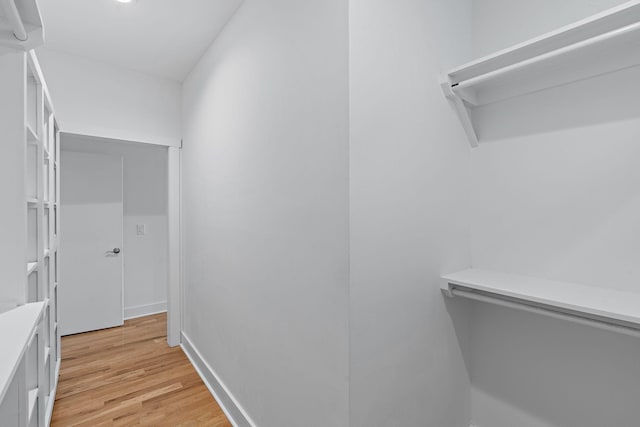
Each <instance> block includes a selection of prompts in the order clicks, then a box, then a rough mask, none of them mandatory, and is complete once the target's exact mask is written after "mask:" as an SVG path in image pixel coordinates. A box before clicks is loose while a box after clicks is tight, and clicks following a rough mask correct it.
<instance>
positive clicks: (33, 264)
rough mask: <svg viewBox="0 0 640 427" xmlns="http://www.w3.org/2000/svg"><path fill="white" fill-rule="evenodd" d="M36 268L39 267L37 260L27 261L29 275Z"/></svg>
mask: <svg viewBox="0 0 640 427" xmlns="http://www.w3.org/2000/svg"><path fill="white" fill-rule="evenodd" d="M36 268H38V263H37V262H28V263H27V276H28V275H30V274H31V273H33V272H34V271H36Z"/></svg>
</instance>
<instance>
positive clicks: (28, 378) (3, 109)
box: [0, 51, 60, 427]
mask: <svg viewBox="0 0 640 427" xmlns="http://www.w3.org/2000/svg"><path fill="white" fill-rule="evenodd" d="M0 93H2V94H3V96H2V98H0V129H2V134H3V135H2V147H3V149H2V155H1V156H0V195H1V196H2V199H3V203H2V207H1V208H0V236H1V239H2V241H3V242H5V243H4V244H2V245H0V271H2V272H3V274H2V276H1V277H0V281H1V283H0V321H1V320H2V319H4V320H5V321H8V320H7V319H10V320H11V322H31V323H34V325H35V326H33V325H32V326H33V328H34V329H33V332H29V339H28V341H27V343H26V344H25V345H24V348H23V349H22V353H21V354H20V357H18V358H15V360H13V361H4V360H3V361H2V363H3V364H4V363H5V362H6V363H10V362H11V363H14V364H15V366H12V367H11V369H12V375H11V377H10V378H0V381H6V384H5V383H0V387H2V389H3V390H5V393H4V394H3V397H2V400H0V407H1V408H3V409H2V411H3V412H2V413H0V425H2V426H4V425H5V424H4V423H5V421H4V420H5V419H6V420H9V419H13V417H14V416H16V417H18V418H16V419H17V420H19V421H20V422H19V424H13V423H10V424H7V425H11V426H13V425H19V426H22V425H26V426H30V427H31V426H47V425H49V422H50V419H51V414H52V412H53V403H54V398H55V389H56V385H57V379H58V373H59V369H60V334H59V332H58V324H57V319H58V315H57V294H58V282H57V278H58V272H57V269H58V230H59V221H60V218H59V211H60V210H59V205H58V203H59V199H60V198H59V185H58V182H59V163H58V159H59V144H58V138H59V131H58V125H57V123H56V120H55V118H54V115H53V107H52V103H51V100H50V98H49V94H48V90H47V88H46V84H45V82H44V78H43V76H42V72H41V70H40V67H39V65H38V61H37V58H36V56H35V54H34V53H33V52H28V53H25V52H18V51H14V52H11V53H6V54H4V55H1V56H0ZM6 242H11V244H10V245H9V244H6ZM29 307H30V308H29ZM36 307H39V309H38V310H39V311H38V314H37V316H35V314H34V310H36ZM28 308H29V309H28ZM29 310H30V311H29ZM24 312H28V313H30V314H31V315H30V316H27V315H24ZM20 313H23V315H20ZM34 316H35V317H36V318H35V320H34ZM13 326H15V327H16V328H27V327H28V325H23V324H17V323H16V324H15V325H13ZM0 327H1V325H0ZM29 327H30V326H29ZM3 331H4V330H3ZM14 338H15V337H13V336H9V335H3V336H2V340H3V353H4V346H5V345H7V346H13V345H16V346H18V347H20V345H21V344H20V343H21V342H22V341H20V340H22V339H23V338H24V337H22V336H20V337H17V338H15V339H18V340H19V341H20V342H11V340H12V339H14ZM3 367H4V365H3ZM16 403H19V404H18V405H17V406H16ZM10 408H13V409H10ZM12 411H18V412H17V413H15V414H14V413H13V412H12ZM5 417H6V418H5Z"/></svg>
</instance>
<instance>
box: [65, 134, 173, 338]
mask: <svg viewBox="0 0 640 427" xmlns="http://www.w3.org/2000/svg"><path fill="white" fill-rule="evenodd" d="M61 151H62V153H61V172H62V178H61V195H62V206H61V215H62V218H63V225H62V227H61V250H60V256H61V265H62V266H64V267H63V268H61V270H60V274H61V277H62V280H63V281H64V283H66V289H65V291H61V294H60V300H61V307H65V308H66V310H64V309H62V310H61V314H60V315H61V324H62V325H65V324H67V323H68V324H70V325H73V327H69V328H68V329H67V328H63V329H62V332H63V334H65V330H66V331H67V333H77V332H84V331H88V330H95V329H101V328H102V327H110V326H118V325H121V324H122V323H123V321H124V320H126V319H132V318H137V317H141V316H147V315H152V314H156V313H162V312H166V311H167V298H168V297H167V293H168V292H167V291H168V286H167V284H168V280H169V279H168V274H169V272H168V269H167V264H168V259H167V258H168V256H169V250H168V248H169V234H168V231H169V229H168V213H169V212H168V191H169V189H168V148H167V147H164V146H155V145H150V144H142V143H135V142H128V141H120V140H113V139H106V138H98V137H91V136H83V135H76V134H63V135H62V138H61ZM105 159H111V161H110V162H109V161H106V160H105ZM113 159H117V160H118V161H120V162H121V165H122V174H121V181H120V182H121V190H122V191H121V203H122V216H121V221H120V230H118V229H116V228H115V226H114V224H116V223H117V222H118V221H117V219H116V218H115V215H113V213H112V215H111V216H110V217H107V216H105V215H102V214H97V212H101V213H102V212H103V210H102V209H101V206H104V205H108V204H109V203H113V199H114V191H115V190H114V188H115V187H117V186H118V182H119V181H118V176H117V175H118V172H117V170H116V169H115V168H114V167H113V166H111V167H110V169H109V171H102V173H101V174H100V173H98V174H97V175H99V176H97V177H96V176H93V175H96V172H95V171H96V169H99V168H101V167H102V168H104V167H105V166H104V164H105V162H106V163H111V164H112V165H113V163H114V162H115V161H114V160H113ZM82 161H86V162H87V163H86V164H85V165H84V167H82V166H79V165H78V162H82ZM92 162H93V163H94V164H93V165H92ZM100 165H102V166H100ZM83 192H84V196H82V193H83ZM79 196H82V197H84V199H87V200H89V201H90V204H91V205H92V206H93V207H91V208H89V211H92V212H96V213H94V214H91V213H89V211H87V212H86V213H85V214H84V215H83V214H78V212H75V211H77V210H78V207H77V203H76V204H73V201H74V200H77V199H78V197H79ZM65 200H66V201H67V203H66V204H65ZM85 204H86V203H85ZM65 211H68V212H69V218H68V220H69V221H66V222H65V221H64V218H65ZM76 217H77V218H76ZM65 227H66V230H65ZM67 234H68V236H67ZM118 238H120V240H118ZM107 242H112V243H113V244H111V243H107ZM102 246H105V247H102ZM112 246H113V247H112ZM65 257H67V258H65ZM85 258H86V259H85ZM118 262H119V263H120V265H121V267H120V268H121V275H120V276H118V275H116V274H115V273H114V269H115V268H114V267H113V265H114V264H117V263H118ZM107 266H109V267H110V270H108V271H109V273H108V274H102V275H100V274H99V273H98V272H99V271H101V270H100V269H101V268H102V269H105V268H107ZM117 289H120V294H121V297H120V300H119V303H118V306H117V307H114V301H115V294H116V290H117ZM106 296H108V299H104V298H106ZM103 299H104V300H103ZM107 311H108V312H109V313H107ZM65 312H66V313H65ZM116 312H119V313H120V316H119V318H118V319H117V320H118V321H117V322H116V321H115V320H116V319H115V317H114V313H116ZM105 316H106V317H108V318H109V319H110V321H111V324H105V323H104V322H102V323H100V322H98V321H97V320H98V319H100V318H101V317H105ZM100 325H103V326H102V327H99V326H100ZM96 326H98V327H96Z"/></svg>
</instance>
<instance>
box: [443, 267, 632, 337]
mask: <svg viewBox="0 0 640 427" xmlns="http://www.w3.org/2000/svg"><path fill="white" fill-rule="evenodd" d="M442 292H443V293H444V294H445V295H447V296H449V297H462V298H468V299H472V300H479V301H483V302H488V303H494V304H498V305H504V306H509V307H512V308H519V309H523V310H526V311H533V312H537V313H541V314H549V315H551V316H552V317H557V318H563V319H566V320H572V321H576V322H577V323H583V324H589V325H590V326H596V327H599V328H601V329H608V330H615V331H617V332H623V333H628V334H630V335H639V334H640V294H639V293H632V292H623V291H618V290H613V289H604V288H597V287H594V286H586V285H580V284H576V283H568V282H560V281H554V280H546V279H540V278H534V277H527V276H519V275H513V274H506V273H500V272H494V271H486V270H479V269H469V270H463V271H459V272H457V273H452V274H447V275H445V276H443V277H442Z"/></svg>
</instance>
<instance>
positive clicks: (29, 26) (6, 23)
mask: <svg viewBox="0 0 640 427" xmlns="http://www.w3.org/2000/svg"><path fill="white" fill-rule="evenodd" d="M15 5H16V9H15V10H7V9H9V8H4V7H1V8H0V46H4V47H8V48H12V49H20V50H23V51H25V52H26V51H29V50H31V49H35V48H36V47H38V46H41V45H42V44H43V42H44V31H43V28H42V17H41V16H40V9H39V8H38V2H37V1H36V0H15ZM15 22H18V23H19V25H20V26H22V27H23V28H24V31H25V33H26V36H27V37H26V40H24V41H22V40H19V39H18V38H17V37H16V36H15V35H14V34H15V31H16V30H15V24H13V23H15Z"/></svg>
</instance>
